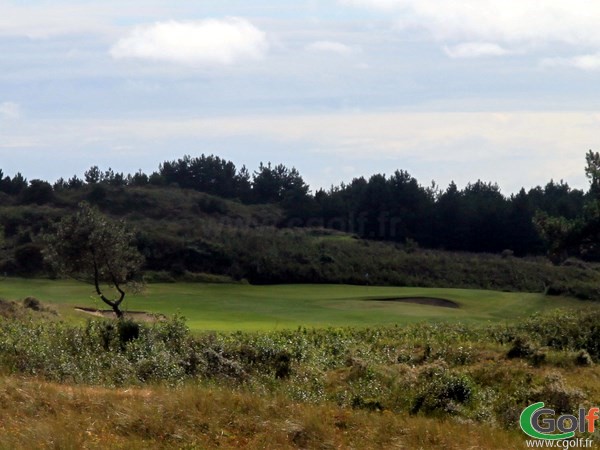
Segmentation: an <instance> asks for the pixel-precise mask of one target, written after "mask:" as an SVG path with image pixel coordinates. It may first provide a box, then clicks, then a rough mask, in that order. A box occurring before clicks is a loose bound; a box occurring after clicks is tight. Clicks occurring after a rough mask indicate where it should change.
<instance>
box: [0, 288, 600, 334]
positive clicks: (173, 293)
mask: <svg viewBox="0 0 600 450" xmlns="http://www.w3.org/2000/svg"><path fill="white" fill-rule="evenodd" d="M93 294H94V292H93V288H92V286H90V285H86V284H83V283H78V282H75V281H67V280H61V281H52V280H39V279H33V280H30V279H5V280H0V298H5V299H9V300H17V299H22V298H25V297H28V296H33V297H36V298H38V299H40V300H42V301H43V302H47V303H50V304H53V305H55V306H56V308H57V309H58V311H59V312H60V313H61V315H62V317H64V318H65V319H67V320H70V321H79V320H85V319H86V318H88V317H89V316H87V315H85V314H84V313H80V312H76V311H74V310H73V307H74V306H87V307H97V308H105V306H104V305H103V303H102V302H101V301H99V300H97V299H96V298H95V296H94V295H93ZM395 296H398V297H400V296H420V297H422V296H427V297H439V298H445V299H449V300H453V301H455V302H457V303H458V304H459V305H460V308H458V309H450V308H441V307H436V306H428V305H416V304H407V303H398V302H389V301H387V302H383V301H377V302H373V301H366V300H365V299H367V298H376V297H381V298H389V297H395ZM599 306H600V305H599ZM599 306H597V305H596V304H594V303H590V302H583V301H580V300H575V299H571V298H564V297H546V296H543V295H541V294H523V293H507V292H496V291H481V290H467V289H438V288H436V289H424V288H399V287H375V286H370V287H365V286H347V285H277V286H249V285H238V284H200V283H193V284H192V283H174V284H150V285H147V286H146V288H145V290H144V292H142V293H140V294H135V295H130V296H128V299H127V300H126V303H125V304H124V309H125V310H132V311H140V310H141V311H148V312H152V313H162V314H166V315H170V314H175V313H179V314H182V315H183V316H185V317H186V318H187V321H188V322H187V323H188V325H189V326H190V328H191V329H192V330H223V331H225V330H269V329H281V328H296V327H298V326H306V327H327V326H335V327H337V326H373V325H384V324H407V323H413V322H419V321H432V320H435V321H452V322H456V321H461V322H468V323H485V322H487V321H492V322H498V321H502V320H510V319H514V318H517V317H522V316H526V315H529V314H532V313H533V312H536V311H543V310H548V309H554V308H595V307H599Z"/></svg>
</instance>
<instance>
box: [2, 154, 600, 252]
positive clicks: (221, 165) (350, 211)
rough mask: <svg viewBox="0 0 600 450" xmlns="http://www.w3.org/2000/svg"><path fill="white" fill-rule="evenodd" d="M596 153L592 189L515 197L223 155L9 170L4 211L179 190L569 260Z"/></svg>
mask: <svg viewBox="0 0 600 450" xmlns="http://www.w3.org/2000/svg"><path fill="white" fill-rule="evenodd" d="M597 156H598V154H597V153H593V152H591V151H590V152H589V153H588V155H587V163H588V165H587V168H586V173H587V174H588V176H589V177H590V180H591V182H590V183H591V187H590V190H589V191H588V192H584V191H583V190H579V189H573V188H571V187H570V186H569V185H568V184H567V183H566V182H563V181H559V182H556V181H553V180H551V181H549V182H548V183H547V184H546V185H545V186H543V187H542V186H537V187H535V188H532V189H529V190H526V189H524V188H523V189H521V190H520V191H519V192H518V193H516V194H512V195H509V196H506V195H504V194H503V193H502V192H501V190H500V188H499V186H498V185H497V184H495V183H491V182H484V181H481V180H477V181H475V182H473V183H469V184H467V185H466V186H465V187H464V188H462V189H461V188H459V187H458V186H457V185H456V184H455V183H454V182H452V183H450V185H449V186H447V187H446V188H445V189H442V188H440V187H439V186H437V185H435V184H432V185H429V186H425V185H422V184H420V183H419V182H418V181H417V180H416V179H415V178H414V177H412V176H411V175H410V174H409V173H408V172H406V171H404V170H397V171H395V172H394V173H393V174H391V175H388V176H386V175H384V174H375V175H373V176H371V177H369V178H365V177H358V178H355V179H353V180H352V181H351V182H349V183H342V184H340V185H338V186H332V187H331V188H329V189H326V190H325V189H318V190H316V191H315V192H312V191H310V188H309V186H308V184H307V183H306V182H305V181H304V179H303V178H302V176H301V174H300V173H299V172H298V170H297V169H295V168H288V167H286V166H285V165H283V164H279V165H272V164H271V163H267V164H263V163H261V164H260V165H259V167H258V169H257V170H255V171H253V172H252V173H251V172H250V171H249V170H248V169H247V168H246V167H245V166H244V167H241V168H239V169H238V168H237V167H236V166H235V164H234V163H233V162H231V161H227V160H225V159H222V158H220V157H218V156H215V155H201V156H199V157H191V156H184V157H182V158H180V159H177V160H173V161H165V162H163V163H162V164H160V165H159V167H158V170H157V171H155V172H153V173H151V174H146V173H143V172H142V171H141V170H140V171H138V172H136V173H134V174H124V173H122V172H115V171H114V170H113V169H110V168H109V169H108V170H104V171H103V170H101V169H100V168H99V167H97V166H93V167H91V168H90V169H89V170H87V171H86V172H85V173H84V176H83V178H79V177H78V176H76V175H75V176H73V177H71V178H69V179H63V178H61V179H59V180H57V181H56V182H55V183H54V184H50V183H48V182H47V181H43V180H37V179H36V180H31V181H27V180H26V179H25V178H24V177H23V175H22V174H20V173H17V174H16V175H14V176H13V177H10V176H5V175H4V174H3V172H2V170H0V205H2V204H4V205H8V204H13V205H14V204H38V205H43V204H51V203H52V202H54V201H56V196H55V194H57V193H58V192H65V191H77V190H81V189H88V190H90V189H91V192H90V194H89V195H88V199H89V201H90V202H91V203H94V201H100V200H103V199H104V197H105V196H106V195H107V192H109V191H108V190H107V189H106V187H107V186H113V187H122V188H127V187H134V186H135V187H143V186H156V187H161V186H162V187H178V188H181V189H192V190H196V191H200V192H204V193H207V194H211V195H214V196H217V197H221V198H224V199H230V200H236V201H239V202H241V203H244V204H274V205H277V206H278V207H280V208H281V209H282V210H283V211H284V214H283V216H282V218H281V220H280V221H279V224H278V225H279V227H281V228H293V227H324V228H329V229H335V230H339V231H343V232H348V233H352V234H355V235H357V236H358V237H361V238H366V239H372V240H382V241H394V242H399V243H403V244H407V243H408V244H409V245H413V246H422V247H426V248H435V249H445V250H453V251H468V252H502V251H507V252H511V253H514V254H516V255H518V256H523V255H538V254H542V253H544V252H545V251H546V249H547V248H548V246H550V247H552V245H554V246H556V247H557V249H555V253H557V254H562V255H564V254H565V252H567V253H569V252H570V253H571V254H572V253H573V252H574V248H575V246H576V245H577V242H578V240H579V241H580V240H581V239H583V238H582V237H581V236H579V237H577V236H575V234H576V233H574V232H573V230H571V229H575V228H577V229H578V230H579V231H578V233H579V235H581V234H582V233H584V231H582V229H583V228H585V227H584V225H583V224H584V223H588V222H589V220H588V221H586V220H584V219H583V218H584V217H586V214H587V216H588V217H589V216H590V215H591V214H592V213H591V212H590V209H593V208H592V207H591V206H590V205H592V204H594V199H597V198H600V194H599V192H600V187H599V186H600V170H599V171H598V173H596V172H594V170H596V169H595V167H596V168H597V167H598V166H600V163H599V161H600V158H598V157H597ZM594 157H596V159H594ZM594 162H596V165H595V166H594ZM592 215H593V214H592ZM557 218H562V219H560V220H563V222H564V223H563V222H560V220H559V219H557ZM582 221H583V222H582ZM561 227H562V228H561ZM587 227H588V228H589V227H590V225H589V223H588V225H587ZM563 228H564V229H563ZM569 230H571V231H569ZM586 233H587V234H588V235H589V234H590V233H589V231H588V232H586ZM565 249H568V251H567V250H565ZM591 254H592V253H591V252H588V253H587V255H588V256H589V255H591ZM584 256H585V255H584Z"/></svg>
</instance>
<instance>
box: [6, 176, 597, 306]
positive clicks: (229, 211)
mask: <svg viewBox="0 0 600 450" xmlns="http://www.w3.org/2000/svg"><path fill="white" fill-rule="evenodd" d="M10 200H11V199H10V198H7V197H5V198H4V202H3V204H2V205H1V206H0V224H1V225H2V227H3V228H4V236H5V238H4V243H3V246H2V250H1V252H0V272H2V273H5V274H7V275H10V276H52V273H51V271H50V270H49V269H48V267H46V265H45V263H44V261H43V257H42V254H41V251H42V248H43V246H44V243H43V235H44V233H45V232H48V230H51V228H52V225H53V224H54V223H56V222H57V221H58V220H59V219H60V218H61V217H63V216H64V215H66V214H69V213H71V212H72V211H73V210H74V209H75V208H76V207H77V204H78V203H79V202H80V201H83V200H85V201H88V202H90V203H92V204H94V205H97V206H98V207H99V208H100V209H101V210H102V211H103V212H104V213H106V214H108V215H110V216H112V217H114V218H122V219H124V220H125V221H126V222H127V223H128V224H129V225H130V226H131V227H132V228H133V229H134V230H136V240H137V246H138V248H139V249H140V251H141V252H142V253H143V255H144V256H145V259H146V264H145V267H144V269H145V279H146V281H153V280H155V281H174V280H176V279H179V280H182V279H185V280H189V281H194V280H205V281H206V280H209V281H219V280H247V281H248V282H250V283H254V284H273V283H346V284H373V285H396V286H422V287H457V288H483V289H496V290H508V291H526V292H544V291H546V292H549V293H554V294H568V295H573V296H577V297H579V298H584V299H595V298H597V296H598V286H600V274H599V272H598V271H597V270H596V269H595V266H594V265H593V264H591V263H583V262H575V263H573V262H572V261H567V264H563V265H562V266H554V265H552V264H550V263H549V262H548V261H547V260H546V259H545V258H541V257H535V258H517V257H514V256H512V255H511V253H510V252H504V253H502V254H496V255H494V254H476V253H466V252H446V251H442V250H427V249H421V248H419V246H418V245H417V244H416V243H415V242H413V241H410V240H409V241H407V242H405V243H403V244H402V243H396V242H385V241H373V240H367V239H361V238H359V237H358V236H357V235H356V234H350V233H344V232H341V231H336V230H332V229H324V228H321V227H318V228H298V227H294V228H290V227H283V226H282V225H281V220H282V218H283V217H284V216H285V211H284V209H283V208H282V207H281V206H279V205H278V204H244V203H241V202H239V201H235V200H230V199H224V198H220V197H217V196H213V195H209V194H205V193H201V192H197V191H195V190H191V189H181V188H179V187H169V186H150V185H148V186H111V185H102V184H96V185H83V186H81V187H79V188H78V189H65V190H58V191H56V192H55V193H53V195H52V197H51V199H49V201H47V202H44V203H43V204H36V203H29V204H22V203H20V202H17V201H10ZM199 274H208V278H207V275H199ZM211 275H217V276H222V277H225V278H218V277H211Z"/></svg>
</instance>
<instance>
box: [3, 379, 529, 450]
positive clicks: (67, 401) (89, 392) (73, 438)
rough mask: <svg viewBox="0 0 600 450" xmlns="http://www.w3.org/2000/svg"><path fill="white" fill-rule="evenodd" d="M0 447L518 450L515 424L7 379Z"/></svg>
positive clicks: (207, 392) (244, 396) (247, 395)
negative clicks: (493, 425)
mask: <svg viewBox="0 0 600 450" xmlns="http://www.w3.org/2000/svg"><path fill="white" fill-rule="evenodd" d="M0 399H1V400H2V408H0V436H2V438H1V439H0V449H2V450H21V449H23V450H30V449H64V450H69V449H73V450H79V449H108V448H110V449H140V450H142V449H143V450H145V449H149V448H152V449H193V448H198V449H211V448H221V449H235V448H247V449H265V448H266V449H282V450H283V449H298V448H314V449H337V448H341V449H347V448H356V449H365V450H368V449H384V448H385V449H394V448H397V449H402V448H414V449H419V448H422V449H429V448H439V449H448V450H452V449H456V450H459V449H460V450H462V449H465V448H469V449H482V450H483V449H485V450H488V449H490V450H491V449H503V450H504V449H508V448H510V449H518V448H525V446H524V445H523V438H522V436H521V435H519V434H518V433H517V432H515V431H507V430H502V429H493V430H491V429H490V428H489V427H488V426H486V425H482V424H477V423H460V422H457V421H453V420H436V419H432V418H427V417H419V416H410V415H408V414H394V413H391V412H389V411H384V412H370V411H364V410H360V409H348V408H342V407H340V406H338V405H335V404H334V403H331V402H326V403H322V404H307V403H301V402H294V401H291V400H289V399H287V398H284V397H281V396H276V395H263V394H259V393H251V392H248V391H245V390H237V389H235V390H232V389H229V388H219V387H203V386H194V385H191V384H190V385H185V386H182V387H179V388H164V387H158V386H149V387H144V388H127V389H124V388H121V389H106V388H90V387H84V386H65V385H59V384H52V383H47V382H44V381H40V380H36V379H23V378H19V377H14V376H10V377H7V376H3V377H0Z"/></svg>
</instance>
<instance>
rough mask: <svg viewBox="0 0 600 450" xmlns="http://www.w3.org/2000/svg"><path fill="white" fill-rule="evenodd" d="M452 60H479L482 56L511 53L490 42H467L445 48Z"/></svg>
mask: <svg viewBox="0 0 600 450" xmlns="http://www.w3.org/2000/svg"><path fill="white" fill-rule="evenodd" d="M444 52H445V53H446V55H448V56H449V57H450V58H479V57H482V56H504V55H508V54H510V53H511V51H509V50H507V49H505V48H503V47H501V46H499V45H498V44H492V43H489V42H465V43H464V44H458V45H454V46H444Z"/></svg>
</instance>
